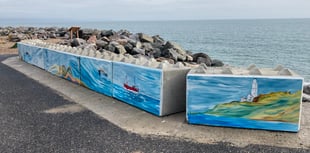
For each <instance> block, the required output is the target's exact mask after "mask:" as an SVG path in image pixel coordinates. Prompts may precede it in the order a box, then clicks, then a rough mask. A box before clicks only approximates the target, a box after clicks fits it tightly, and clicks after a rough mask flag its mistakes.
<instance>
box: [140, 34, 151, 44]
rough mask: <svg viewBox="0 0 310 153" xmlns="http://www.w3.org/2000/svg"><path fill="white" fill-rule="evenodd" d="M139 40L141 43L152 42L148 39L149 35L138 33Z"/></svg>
mask: <svg viewBox="0 0 310 153" xmlns="http://www.w3.org/2000/svg"><path fill="white" fill-rule="evenodd" d="M139 39H140V41H141V42H149V43H153V42H154V40H153V38H152V37H150V36H149V35H147V34H144V33H139Z"/></svg>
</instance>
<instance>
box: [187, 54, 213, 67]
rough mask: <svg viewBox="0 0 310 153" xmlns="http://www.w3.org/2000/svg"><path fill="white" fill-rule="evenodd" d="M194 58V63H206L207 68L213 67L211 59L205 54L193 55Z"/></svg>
mask: <svg viewBox="0 0 310 153" xmlns="http://www.w3.org/2000/svg"><path fill="white" fill-rule="evenodd" d="M192 57H193V62H196V63H198V64H201V63H204V64H206V65H207V66H211V65H212V60H211V58H210V57H209V56H208V55H207V54H205V53H196V54H193V55H192Z"/></svg>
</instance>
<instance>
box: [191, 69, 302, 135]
mask: <svg viewBox="0 0 310 153" xmlns="http://www.w3.org/2000/svg"><path fill="white" fill-rule="evenodd" d="M254 69H255V68H254ZM254 69H253V68H250V69H248V70H242V69H230V68H219V69H212V68H207V69H206V70H205V72H203V71H200V70H199V71H197V70H198V69H195V70H192V71H191V72H190V73H189V74H188V76H187V106H186V117H187V121H188V122H189V123H191V124H203V125H211V126H226V127H238V128H252V129H265V130H277V131H291V132H297V131H298V130H299V129H300V114H301V96H302V84H303V78H301V77H299V76H298V75H295V74H287V73H286V74H285V75H281V71H284V69H283V68H282V69H281V70H275V69H256V70H255V71H256V72H255V73H254V74H253V75H250V74H251V73H252V72H253V70H254ZM228 70H229V71H228ZM257 70H259V71H257ZM197 72H199V73H197ZM228 72H230V73H228ZM258 72H260V74H259V73H258ZM258 74H259V75H258Z"/></svg>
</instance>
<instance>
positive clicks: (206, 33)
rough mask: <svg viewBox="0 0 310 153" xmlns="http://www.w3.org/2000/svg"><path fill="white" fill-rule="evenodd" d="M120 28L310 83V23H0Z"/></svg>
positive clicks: (201, 21) (234, 62) (219, 21)
mask: <svg viewBox="0 0 310 153" xmlns="http://www.w3.org/2000/svg"><path fill="white" fill-rule="evenodd" d="M73 25H78V26H81V28H96V29H106V30H109V29H113V30H115V31H118V30H120V29H126V30H129V31H130V32H132V33H138V32H142V33H146V34H149V35H160V36H161V37H162V38H164V39H165V40H170V41H174V42H177V43H178V44H180V46H182V47H183V48H184V49H186V50H188V51H191V52H193V53H197V52H203V53H206V54H208V55H209V56H210V57H211V58H212V59H219V60H221V61H223V62H224V63H225V64H229V65H232V66H239V67H248V66H249V65H250V64H255V65H257V66H258V67H271V68H272V67H276V66H277V65H283V66H284V67H287V68H290V69H292V70H293V71H295V72H296V73H297V74H299V75H301V76H302V77H304V79H305V81H306V82H310V30H309V27H310V19H244V20H195V21H190V20H186V21H105V22H80V21H62V22H50V21H44V22H39V21H26V20H21V21H19V20H16V21H13V20H10V21H7V22H5V21H1V23H0V26H2V27H3V26H37V27H51V26H57V27H70V26H73Z"/></svg>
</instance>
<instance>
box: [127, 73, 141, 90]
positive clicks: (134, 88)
mask: <svg viewBox="0 0 310 153" xmlns="http://www.w3.org/2000/svg"><path fill="white" fill-rule="evenodd" d="M124 88H125V89H126V90H128V91H131V92H133V93H138V92H139V88H138V87H136V86H135V85H132V86H130V85H129V84H128V82H127V76H126V82H125V83H124Z"/></svg>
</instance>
